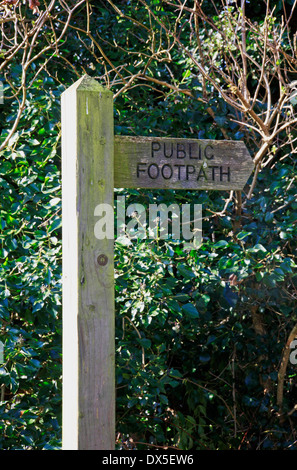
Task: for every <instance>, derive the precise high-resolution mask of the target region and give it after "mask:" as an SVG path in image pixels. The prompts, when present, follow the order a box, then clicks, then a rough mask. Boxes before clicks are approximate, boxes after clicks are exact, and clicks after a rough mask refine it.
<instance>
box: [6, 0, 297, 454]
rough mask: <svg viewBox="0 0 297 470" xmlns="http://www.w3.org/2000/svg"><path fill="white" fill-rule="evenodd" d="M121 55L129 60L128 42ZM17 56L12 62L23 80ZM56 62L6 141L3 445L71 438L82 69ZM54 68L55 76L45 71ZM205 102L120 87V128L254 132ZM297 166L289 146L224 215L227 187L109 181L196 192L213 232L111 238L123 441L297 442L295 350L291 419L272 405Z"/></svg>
mask: <svg viewBox="0 0 297 470" xmlns="http://www.w3.org/2000/svg"><path fill="white" fill-rule="evenodd" d="M128 3H129V2H128ZM103 10H104V9H103V8H101V10H100V11H99V13H100V15H99V13H98V12H97V13H98V16H97V23H96V25H97V26H96V27H97V28H98V30H99V31H100V34H103V35H108V34H109V32H110V31H111V33H110V34H116V33H117V34H118V35H119V37H120V33H121V28H124V29H125V27H126V26H125V22H124V20H122V21H118V18H116V17H114V16H113V17H111V14H110V12H108V10H106V11H105V10H104V14H103V13H102V11H103ZM94 12H95V13H94V14H97V13H96V9H95V8H94ZM101 13H102V15H101ZM141 14H142V13H141ZM140 16H141V15H140ZM111 26H112V27H111ZM116 26H117V27H118V30H116ZM114 31H115V32H114ZM69 38H70V39H69V42H68V44H67V47H68V49H67V50H66V46H65V57H67V58H68V59H70V58H72V62H73V64H74V65H75V66H77V67H78V66H79V65H81V64H79V55H80V54H79V53H78V55H77V56H75V54H74V51H75V50H78V47H82V45H81V43H80V45H79V46H78V45H77V42H76V41H75V36H74V33H73V36H72V35H71V34H69ZM113 53H114V56H112V60H113V61H114V63H115V64H121V60H122V58H121V55H122V52H121V51H120V49H119V50H117V51H114V52H113ZM90 56H91V54H90V52H88V53H87V54H84V58H83V66H84V67H85V68H87V64H88V63H89V61H90ZM178 60H179V62H178V63H177V61H178ZM186 66H187V63H186V60H185V59H184V58H183V57H180V58H176V63H175V70H174V72H175V73H176V74H177V75H178V74H179V73H180V79H181V81H183V84H184V86H187V87H189V88H191V89H192V90H194V91H195V93H197V96H198V95H199V94H200V93H201V87H200V84H199V83H198V82H197V79H195V77H193V76H191V74H184V77H183V76H182V75H183V67H186ZM19 67H20V66H19V65H14V67H13V68H12V70H11V75H12V77H15V80H16V81H17V80H19V77H20V70H19ZM58 67H59V65H58V62H55V61H54V62H53V64H52V66H51V68H50V71H51V74H49V73H47V72H46V71H45V70H44V71H43V72H42V73H41V74H40V75H39V78H38V79H37V80H35V81H34V84H33V86H32V87H31V88H30V90H29V93H28V97H27V104H26V108H25V110H24V112H23V114H22V118H21V122H20V124H19V126H18V130H17V132H16V133H15V134H14V136H13V138H12V139H11V141H10V142H9V145H8V146H7V148H6V149H5V150H4V151H3V152H2V153H1V155H0V183H1V184H0V201H1V204H0V230H1V232H0V235H1V245H0V258H1V266H0V270H1V275H0V283H1V284H0V285H1V289H0V319H1V328H0V340H1V341H2V342H3V343H4V351H5V360H4V363H3V364H2V365H1V368H0V381H1V403H0V449H59V448H60V446H61V405H62V403H61V371H62V367H61V365H62V351H61V314H62V312H61V220H62V219H61V174H60V168H61V161H60V160H61V151H60V137H61V135H60V95H61V92H62V91H63V90H64V89H65V87H68V86H69V85H70V84H71V83H72V82H73V81H74V80H76V78H77V77H76V75H75V74H74V73H73V70H72V69H71V68H70V67H69V68H67V69H62V68H61V69H59V68H58ZM131 67H132V65H131ZM152 67H154V65H153V64H152ZM57 70H59V74H58V77H59V82H60V84H59V83H58V81H54V80H53V78H52V76H50V75H53V74H54V73H56V72H57ZM87 70H88V72H90V73H91V74H92V69H88V68H87ZM96 72H97V74H98V75H100V74H103V73H104V67H103V66H102V65H101V64H98V65H97V69H96ZM166 73H167V75H168V71H166V68H165V66H164V70H162V74H163V75H164V74H166ZM115 89H116V90H117V87H116V86H115ZM6 92H7V93H8V90H6ZM206 106H207V105H206V104H204V103H203V102H201V101H199V100H196V101H195V100H192V99H191V98H190V97H187V96H179V95H178V96H177V95H176V94H169V95H168V96H167V97H166V98H164V97H162V99H161V97H160V94H159V93H158V92H156V91H155V90H151V89H149V88H145V87H144V88H140V87H135V88H132V89H131V90H129V89H127V90H126V91H125V92H124V93H122V94H120V95H119V96H118V97H117V99H116V100H115V116H114V117H115V132H116V133H117V134H124V135H125V134H139V135H155V136H164V135H167V136H179V137H188V136H192V137H193V135H194V136H195V137H198V138H211V139H221V138H223V136H222V126H223V129H225V131H226V132H227V133H228V136H229V137H230V138H232V139H235V140H242V139H246V142H247V145H248V147H249V149H250V151H251V153H252V152H253V150H254V148H253V147H254V145H255V143H254V142H253V141H252V140H251V139H250V137H249V134H248V133H246V134H244V133H243V132H242V128H241V127H240V126H238V125H236V124H234V122H231V121H230V120H229V119H228V112H229V111H230V110H229V109H228V107H227V106H226V105H225V103H224V102H223V101H222V99H221V97H219V96H216V97H215V98H214V99H213V101H212V103H211V106H212V109H213V111H214V113H215V115H216V117H217V121H218V122H219V124H220V125H219V126H218V125H217V123H218V122H216V121H214V120H213V119H212V118H211V116H210V115H209V113H206V110H205V107H206ZM16 110H17V103H16V102H14V101H9V104H7V102H6V104H5V106H3V105H2V108H1V111H2V113H1V127H2V134H1V140H2V139H4V138H5V135H7V132H8V129H9V127H10V125H11V123H12V122H13V120H14V118H15V115H16ZM295 168H296V154H294V153H293V152H292V154H290V155H289V157H288V158H287V159H286V160H283V161H282V160H279V162H278V163H276V164H275V165H274V166H273V167H272V168H266V169H263V170H262V171H261V172H260V174H259V177H258V183H257V185H256V187H255V191H254V194H253V197H252V198H251V199H250V200H247V199H245V202H244V206H243V211H242V216H241V218H240V219H239V220H238V219H237V217H238V216H237V215H236V210H235V207H234V202H233V201H231V202H230V204H229V205H228V207H227V209H226V211H225V213H224V214H223V215H220V214H219V213H220V212H221V211H222V209H223V207H224V205H225V200H226V198H228V193H225V192H216V191H201V192H198V191H197V192H187V191H162V190H159V191H154V192H150V191H138V190H130V191H128V190H123V189H122V190H118V191H116V192H115V196H117V195H125V196H126V204H127V206H128V205H129V204H132V203H134V202H137V203H141V204H143V205H144V206H145V207H148V204H149V203H152V202H154V203H161V202H164V203H166V204H170V203H172V202H178V203H184V202H188V203H191V204H194V203H199V204H202V206H203V216H204V217H205V220H204V223H203V244H202V245H201V247H200V248H199V249H198V250H195V251H192V252H186V251H183V247H182V245H181V244H180V243H179V242H178V241H175V240H166V241H164V240H159V241H152V240H143V241H132V242H131V244H130V245H128V246H125V245H122V244H120V243H118V242H116V244H115V266H116V268H115V280H116V382H117V425H116V431H117V435H116V441H117V444H116V445H117V448H118V449H127V448H129V449H131V448H136V449H142V448H145V449H147V448H151V447H152V446H160V447H163V446H173V447H178V448H179V449H219V450H222V449H296V431H295V430H294V426H293V420H294V419H295V418H296V411H295V412H294V411H293V407H294V406H295V404H296V398H297V394H296V365H294V364H292V363H289V364H288V367H287V370H286V377H285V382H284V404H283V412H284V416H285V418H284V419H283V420H282V419H280V416H279V414H278V413H279V408H278V406H277V403H276V391H277V386H278V383H279V382H278V371H279V368H280V363H281V359H282V351H283V348H284V345H285V343H286V341H287V338H288V335H289V333H290V331H291V329H292V328H293V326H294V325H295V323H296V321H297V318H296V292H297V291H296V289H297V274H296V248H297V246H296V245H297V243H296V240H297V229H296V221H297V202H296V196H295V195H296V189H297V188H296V169H295ZM235 227H237V228H235ZM291 411H292V412H291Z"/></svg>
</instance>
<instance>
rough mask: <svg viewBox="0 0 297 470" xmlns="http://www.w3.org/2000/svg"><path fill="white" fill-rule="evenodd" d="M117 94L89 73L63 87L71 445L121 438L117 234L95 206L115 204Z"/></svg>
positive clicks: (67, 442) (105, 445)
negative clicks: (101, 231) (104, 230)
mask: <svg viewBox="0 0 297 470" xmlns="http://www.w3.org/2000/svg"><path fill="white" fill-rule="evenodd" d="M112 96H113V95H112V93H111V92H110V91H109V90H107V89H105V88H103V87H102V86H101V85H100V84H99V83H98V82H97V81H96V80H94V79H91V78H90V77H88V76H84V77H82V78H81V79H80V80H78V81H77V82H76V83H74V84H73V85H72V86H71V87H70V88H69V89H67V90H66V91H65V92H64V93H63V95H62V196H63V202H62V221H63V224H62V226H63V228H62V236H63V428H62V432H63V449H65V450H71V449H74V450H102V449H103V450H112V449H113V448H114V442H115V384H114V259H113V253H114V252H113V250H114V241H113V240H108V239H107V238H105V239H103V240H98V239H97V238H96V237H95V235H94V209H95V207H96V206H97V205H98V204H101V203H105V204H110V205H111V206H112V207H113V193H114V180H113V174H114V164H113V153H114V135H113V133H114V125H113V99H112ZM110 223H112V224H113V220H112V221H110Z"/></svg>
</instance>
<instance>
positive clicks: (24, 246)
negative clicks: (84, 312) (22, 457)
mask: <svg viewBox="0 0 297 470" xmlns="http://www.w3.org/2000/svg"><path fill="white" fill-rule="evenodd" d="M41 87H42V89H43V91H42V94H41V93H40V89H41ZM59 95H60V90H59V88H57V86H56V85H55V86H53V81H52V80H50V79H48V78H45V79H44V80H39V81H36V82H35V84H34V88H32V90H31V92H30V95H29V97H28V105H27V107H26V110H25V112H24V113H23V116H22V119H21V123H20V127H19V131H18V132H17V134H15V136H14V141H13V142H10V144H9V146H8V148H7V150H5V151H3V152H2V154H1V157H0V158H1V160H0V181H1V208H0V220H1V255H0V256H1V268H0V272H1V275H0V278H1V300H0V302H1V303H0V317H1V330H0V340H1V341H2V342H3V343H4V353H5V357H4V359H5V361H4V364H1V369H0V374H1V383H2V384H3V385H4V387H5V388H4V389H3V387H2V390H3V393H4V398H5V401H4V402H3V403H2V404H1V408H0V409H1V411H0V429H1V433H0V448H3V449H42V448H51V447H55V446H56V445H58V444H59V443H60V425H61V417H60V415H61V363H62V360H61V239H60V238H61V237H60V226H61V192H60V157H59V133H60V129H59V128H60V124H59V122H58V121H56V119H55V115H57V114H59V104H60V103H59ZM13 112H14V106H13V105H12V106H11V107H10V109H9V113H7V118H6V122H7V125H9V122H10V120H11V119H12V118H13ZM2 135H5V130H3V133H2Z"/></svg>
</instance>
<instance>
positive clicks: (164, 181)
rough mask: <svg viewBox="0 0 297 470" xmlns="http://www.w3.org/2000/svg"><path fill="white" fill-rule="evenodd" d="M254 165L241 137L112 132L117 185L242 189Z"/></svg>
mask: <svg viewBox="0 0 297 470" xmlns="http://www.w3.org/2000/svg"><path fill="white" fill-rule="evenodd" d="M253 168H254V163H253V160H252V158H251V156H250V154H249V152H248V150H247V148H246V146H245V144H244V143H243V142H241V141H234V140H198V139H174V138H169V137H166V138H157V137H130V136H115V140H114V186H115V187H117V188H155V189H195V190H199V189H203V190H205V189H216V190H218V189H220V190H231V189H234V190H242V189H243V187H244V185H245V184H246V182H247V180H248V178H249V176H250V175H251V173H252V171H253Z"/></svg>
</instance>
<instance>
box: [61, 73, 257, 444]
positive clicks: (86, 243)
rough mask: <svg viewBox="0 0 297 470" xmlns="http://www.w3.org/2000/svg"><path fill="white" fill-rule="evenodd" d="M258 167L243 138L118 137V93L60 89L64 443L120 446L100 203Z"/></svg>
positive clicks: (202, 183)
mask: <svg viewBox="0 0 297 470" xmlns="http://www.w3.org/2000/svg"><path fill="white" fill-rule="evenodd" d="M253 167H254V165H253V161H252V159H251V157H250V155H249V153H248V151H247V149H246V147H245V145H244V144H243V143H242V142H238V141H212V140H195V139H171V138H155V137H153V138H152V137H149V138H148V137H122V136H116V137H114V124H113V94H112V92H111V91H109V90H107V89H105V88H103V87H102V86H101V85H100V84H99V83H98V82H97V81H96V80H94V79H92V78H90V77H88V76H84V77H82V78H81V79H79V80H78V81H77V82H76V83H74V84H73V85H72V86H71V87H70V88H68V89H67V90H66V91H65V92H64V93H63V95H62V221H63V223H62V239H63V426H62V433H63V434H62V439H63V449H65V450H71V449H72V450H112V449H114V443H115V377H114V369H115V364H114V363H115V344H114V334H115V332H114V260H113V257H114V246H113V245H114V242H113V240H110V239H107V238H105V239H102V240H99V239H97V238H96V237H95V235H94V223H95V220H94V209H95V207H96V206H97V205H98V204H102V203H105V204H109V205H110V206H112V207H113V204H114V196H113V193H114V188H115V187H121V188H152V189H153V188H158V189H193V190H202V189H203V190H204V189H211V190H213V189H216V190H228V189H236V190H241V189H243V187H244V185H245V183H246V181H247V179H248V178H249V176H250V174H251V172H252V170H253ZM111 223H113V221H111Z"/></svg>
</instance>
